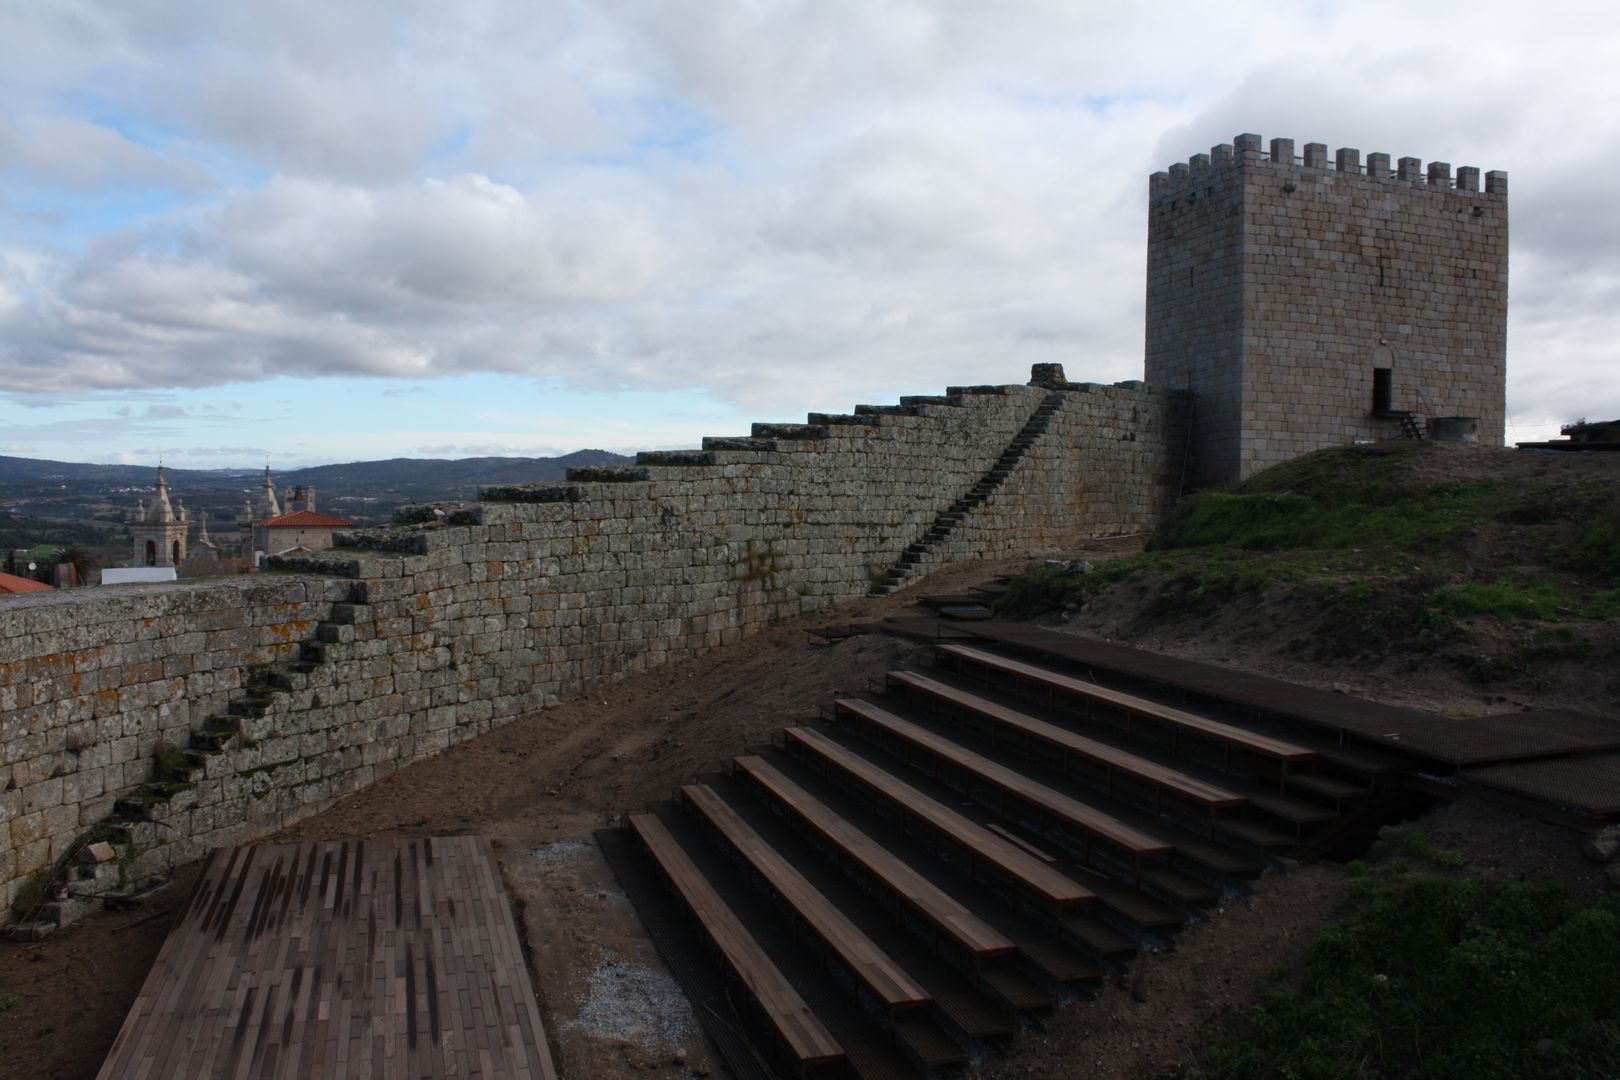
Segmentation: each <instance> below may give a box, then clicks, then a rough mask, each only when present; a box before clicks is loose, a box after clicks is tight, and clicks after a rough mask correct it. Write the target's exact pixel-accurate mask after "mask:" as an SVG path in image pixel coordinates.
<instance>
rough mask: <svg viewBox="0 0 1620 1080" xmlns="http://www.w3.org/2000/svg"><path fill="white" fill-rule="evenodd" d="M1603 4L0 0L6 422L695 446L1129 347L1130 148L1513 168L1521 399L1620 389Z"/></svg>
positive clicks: (1126, 363) (553, 445)
mask: <svg viewBox="0 0 1620 1080" xmlns="http://www.w3.org/2000/svg"><path fill="white" fill-rule="evenodd" d="M1616 10H1617V9H1616V7H1615V5H1613V4H1612V3H1568V2H1542V3H1537V4H1526V3H1512V4H1506V3H1504V4H1493V3H1489V2H1484V0H1474V2H1470V3H1464V4H1450V3H1440V2H1433V0H1431V2H1428V3H1425V4H1423V5H1411V4H1409V3H1407V2H1399V3H1395V2H1391V3H1384V2H1366V3H1360V2H1357V3H1349V2H1344V3H1333V2H1323V3H1245V2H1242V0H1221V2H1219V3H1206V2H1200V0H1181V2H1179V3H1176V4H1140V5H1135V4H1132V5H1127V4H1125V3H1122V2H1119V0H1111V2H1109V3H1106V4H1103V3H1092V2H1085V0H1052V2H1041V0H1021V2H1012V0H999V2H997V3H995V4H986V3H980V2H970V0H960V2H952V0H938V2H933V3H924V2H920V0H804V2H800V3H795V2H790V0H779V2H771V0H751V2H750V0H690V2H679V0H597V2H593V3H584V2H581V3H573V2H569V0H555V2H534V0H527V2H519V0H512V2H502V0H458V2H456V3H453V4H452V3H445V2H443V0H432V2H427V0H422V2H415V0H390V2H388V3H380V2H378V3H346V2H341V0H274V2H271V0H263V2H258V3H251V2H243V3H219V2H218V0H200V2H188V0H108V2H105V3H96V2H86V0H51V2H49V3H39V2H36V0H0V454H22V455H27V456H35V457H51V458H60V459H66V460H99V461H109V460H118V459H120V458H122V459H124V460H131V461H146V460H149V459H150V458H151V457H153V456H155V454H157V453H158V452H162V453H164V454H165V455H166V456H167V460H169V461H171V462H175V463H183V464H188V465H198V466H210V465H219V466H223V465H244V464H254V463H257V462H259V461H261V460H263V459H264V458H266V457H268V458H269V459H271V460H272V461H275V462H277V463H279V464H283V465H286V464H294V463H299V462H311V461H320V460H345V459H353V458H368V457H386V456H392V455H396V454H430V453H431V454H438V455H443V456H459V455H461V454H472V453H500V452H511V453H552V452H565V451H567V450H571V449H574V448H576V447H579V446H608V447H612V448H630V447H644V446H663V445H677V444H691V443H695V442H696V440H697V438H698V437H699V436H701V435H702V434H705V433H711V434H732V433H738V432H740V431H741V430H743V425H744V424H745V423H746V421H747V420H749V419H794V418H797V417H799V416H801V415H802V413H803V412H804V411H806V410H807V409H814V410H822V411H844V410H847V409H849V408H850V407H851V406H853V405H854V404H855V403H856V402H860V401H883V400H892V399H893V398H894V397H895V396H896V395H897V394H900V393H930V392H938V391H939V390H940V389H941V388H943V387H944V386H946V385H947V384H951V383H964V382H1012V381H1023V379H1025V378H1027V376H1028V370H1029V365H1030V364H1032V363H1038V362H1046V361H1058V362H1061V363H1064V364H1065V365H1066V366H1067V368H1068V370H1069V372H1070V374H1071V377H1075V378H1086V379H1092V380H1098V381H1112V380H1117V379H1126V378H1136V377H1140V374H1141V349H1142V306H1143V271H1144V261H1145V242H1146V235H1145V234H1146V186H1147V180H1146V177H1147V174H1148V173H1149V172H1151V171H1153V170H1154V169H1159V168H1164V167H1165V166H1166V165H1167V164H1168V163H1169V162H1171V161H1174V160H1178V159H1181V160H1184V159H1185V158H1186V157H1187V156H1188V155H1189V154H1192V153H1197V152H1200V151H1203V150H1207V149H1208V147H1209V146H1211V145H1212V144H1214V143H1220V142H1228V141H1230V140H1231V138H1232V136H1233V135H1235V134H1237V133H1239V132H1243V131H1253V132H1258V133H1260V134H1261V135H1262V136H1263V137H1265V138H1270V137H1272V136H1287V137H1292V138H1294V139H1296V140H1298V142H1300V143H1304V142H1308V141H1320V142H1325V143H1328V144H1329V146H1330V147H1339V146H1355V147H1358V148H1360V149H1361V150H1362V151H1363V153H1367V152H1371V151H1386V152H1389V153H1391V154H1393V155H1396V156H1401V155H1412V156H1418V157H1421V158H1423V159H1424V160H1430V159H1439V160H1445V161H1449V162H1451V163H1452V165H1453V166H1454V167H1455V166H1457V165H1464V164H1471V165H1477V166H1479V167H1481V168H1482V169H1505V170H1507V171H1508V172H1509V173H1510V174H1511V178H1512V179H1511V184H1512V203H1511V212H1512V299H1511V310H1512V317H1511V324H1510V328H1509V394H1508V406H1509V410H1510V413H1511V426H1510V429H1509V432H1508V435H1509V438H1510V440H1511V439H1514V438H1519V439H1525V438H1533V437H1546V436H1547V435H1548V434H1551V433H1554V431H1555V428H1556V425H1557V423H1558V422H1560V421H1564V420H1568V419H1572V418H1575V417H1577V416H1583V415H1584V416H1592V417H1594V418H1605V419H1607V418H1611V417H1620V354H1617V352H1616V347H1615V343H1616V342H1617V341H1620V205H1617V202H1616V199H1615V194H1614V193H1615V192H1616V190H1617V189H1620V15H1617V14H1616Z"/></svg>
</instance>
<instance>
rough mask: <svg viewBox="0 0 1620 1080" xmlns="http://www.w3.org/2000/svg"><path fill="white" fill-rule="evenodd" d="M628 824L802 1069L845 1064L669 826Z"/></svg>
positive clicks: (644, 818)
mask: <svg viewBox="0 0 1620 1080" xmlns="http://www.w3.org/2000/svg"><path fill="white" fill-rule="evenodd" d="M629 824H630V828H631V829H632V830H634V831H635V833H636V835H637V836H639V837H640V838H641V841H642V843H643V844H645V845H646V847H647V850H648V852H649V853H650V854H651V855H652V857H653V860H654V861H655V862H657V863H658V865H659V867H660V868H661V869H662V870H663V872H664V874H665V876H666V877H667V878H668V879H669V880H670V883H671V884H673V885H674V886H675V890H676V892H678V893H680V895H681V897H682V899H683V900H685V901H686V904H687V907H688V908H689V909H690V910H691V912H692V914H693V916H694V917H695V918H696V919H697V920H698V923H699V924H700V925H701V926H702V927H703V929H704V933H705V934H707V935H708V937H709V939H710V940H711V941H713V942H714V943H715V947H716V948H718V949H719V950H720V954H721V956H723V957H724V958H725V962H726V965H727V966H728V967H730V968H731V970H732V972H733V973H734V974H735V975H736V976H737V978H738V979H739V980H741V982H742V984H743V985H744V986H746V987H747V988H748V992H749V993H750V994H751V995H752V996H753V998H754V1000H755V1001H756V1002H757V1003H758V1004H759V1007H760V1009H761V1010H762V1011H763V1012H764V1013H765V1016H766V1018H767V1019H768V1020H769V1021H770V1023H771V1025H772V1027H773V1028H774V1029H775V1030H776V1033H777V1034H778V1035H779V1036H780V1037H781V1039H782V1041H783V1042H784V1043H785V1044H786V1046H787V1047H788V1049H789V1051H790V1052H791V1053H792V1054H793V1055H794V1056H795V1057H796V1058H797V1059H798V1061H799V1063H800V1065H801V1066H802V1067H805V1068H808V1067H811V1066H818V1065H826V1064H831V1063H834V1062H837V1061H839V1060H841V1059H842V1058H843V1057H844V1051H843V1048H842V1047H841V1046H840V1045H839V1044H838V1041H837V1040H836V1039H834V1038H833V1036H832V1033H831V1032H829V1031H828V1030H827V1028H826V1026H825V1025H823V1024H822V1022H821V1021H820V1020H819V1019H818V1018H817V1017H816V1014H815V1013H813V1012H811V1010H810V1007H809V1006H808V1005H807V1004H805V1002H804V999H803V998H801V997H800V996H799V993H798V991H797V990H795V989H794V988H793V985H792V983H790V982H789V981H788V979H787V977H786V976H785V975H784V974H783V973H782V971H781V970H780V969H779V968H778V967H777V966H776V965H775V964H773V963H772V962H771V960H770V958H769V957H767V956H766V955H765V952H764V950H762V949H761V948H760V947H759V944H758V942H756V941H755V940H754V938H753V936H752V935H750V934H749V933H748V931H747V929H745V928H744V927H743V925H742V922H741V921H740V920H739V919H738V918H737V916H736V915H735V914H733V912H732V911H731V909H730V908H729V907H728V906H727V905H726V903H725V901H723V900H721V899H720V896H719V894H718V893H716V892H715V891H714V887H713V886H711V885H710V884H709V882H708V880H707V879H706V878H705V877H704V876H703V874H702V873H701V872H700V871H699V870H698V868H697V867H696V866H695V865H694V864H693V863H692V860H691V858H690V856H688V855H687V854H686V851H685V849H683V848H682V847H681V845H680V843H679V842H678V841H676V839H675V837H674V836H672V835H671V834H670V832H669V830H668V829H667V828H666V827H665V826H664V823H663V822H661V821H659V820H658V819H657V818H656V817H654V816H653V815H651V814H632V815H631V816H630V821H629Z"/></svg>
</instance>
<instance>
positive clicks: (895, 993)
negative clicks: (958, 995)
mask: <svg viewBox="0 0 1620 1080" xmlns="http://www.w3.org/2000/svg"><path fill="white" fill-rule="evenodd" d="M681 796H682V798H683V799H684V800H685V801H686V802H687V804H688V805H690V806H692V807H693V808H694V809H695V810H696V811H697V812H698V813H699V814H701V815H703V817H704V818H705V819H707V820H708V822H709V824H710V825H711V826H712V827H713V828H714V829H715V830H716V831H717V832H719V833H720V835H721V836H722V837H723V838H724V839H725V841H726V842H727V843H729V844H730V845H731V846H732V847H733V848H734V849H735V850H736V852H737V853H738V855H739V856H741V857H742V858H743V859H744V860H745V861H746V862H747V863H748V864H749V865H750V866H752V867H753V868H754V870H755V871H756V872H757V873H758V874H759V875H760V876H761V877H762V878H764V879H765V880H766V882H768V883H769V885H770V887H771V888H772V889H773V890H774V891H775V892H776V894H777V895H778V896H780V897H781V898H782V900H783V902H784V903H786V904H787V905H788V906H789V907H791V908H792V909H793V910H794V911H795V912H797V913H798V915H799V917H800V918H802V919H803V920H804V921H805V923H806V924H808V925H809V926H810V928H811V929H812V930H813V931H814V932H815V934H816V936H817V937H819V938H820V939H821V940H822V941H824V942H825V943H826V945H827V947H828V948H829V949H831V950H832V951H833V952H835V953H837V954H838V957H839V959H840V960H842V961H843V963H844V964H845V966H846V967H848V968H849V970H850V972H851V974H853V975H854V976H855V978H857V979H859V980H860V981H861V983H862V984H863V985H865V986H866V988H867V989H869V990H870V991H872V994H873V996H875V997H876V998H877V999H878V1001H880V1002H882V1003H883V1006H884V1008H886V1009H888V1010H890V1011H891V1012H894V1011H896V1010H899V1009H907V1008H917V1007H921V1006H926V1005H928V1004H929V1002H930V1001H931V1000H932V999H931V998H930V997H929V996H928V992H927V991H926V990H924V989H923V988H922V987H921V986H919V985H917V983H916V981H915V980H913V979H912V978H911V976H910V975H908V974H907V973H906V972H905V970H904V969H902V968H901V967H900V966H899V965H898V964H896V963H895V962H894V961H893V960H892V959H891V958H890V957H889V956H888V955H887V954H886V953H885V952H884V951H883V950H882V949H880V948H878V946H877V945H876V943H874V942H873V941H872V939H871V938H869V937H868V936H867V935H866V934H865V933H864V932H863V931H862V930H861V929H860V928H859V927H857V926H856V925H855V924H854V923H853V922H852V921H851V920H850V919H849V917H848V916H847V915H845V914H844V913H843V912H842V911H840V910H838V908H836V907H834V906H833V905H832V904H831V903H830V902H829V901H828V900H827V898H826V897H825V896H823V895H822V894H821V893H820V892H819V891H818V890H817V889H816V888H815V886H813V885H811V884H810V882H808V881H807V880H805V878H804V875H803V874H801V873H799V871H798V870H797V869H795V868H794V867H793V866H792V865H791V864H790V863H789V862H788V861H787V860H786V859H785V858H784V857H783V856H782V854H781V853H780V852H778V851H777V850H776V849H775V848H773V847H771V846H770V845H769V844H768V843H766V842H765V841H764V840H763V839H762V838H761V837H760V835H759V834H758V833H757V832H755V831H754V829H753V827H752V826H751V825H749V824H748V823H747V822H746V821H744V820H743V819H742V818H741V817H740V816H739V815H738V814H737V812H736V811H735V810H734V809H732V808H731V806H730V805H729V804H727V803H726V802H725V800H723V799H721V798H720V796H719V795H717V794H716V793H715V792H714V790H713V789H712V788H710V787H709V786H708V785H706V784H688V785H686V786H685V787H683V788H681Z"/></svg>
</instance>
